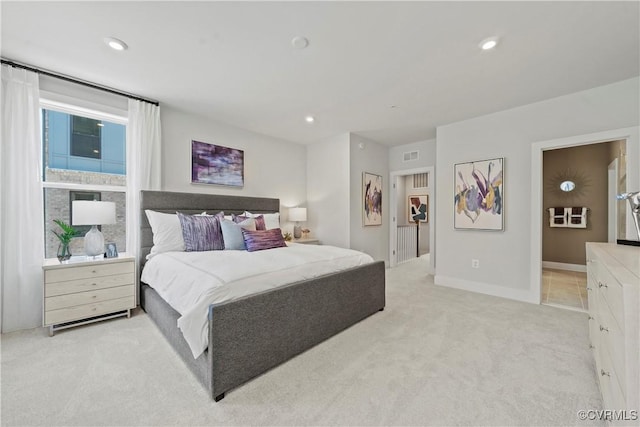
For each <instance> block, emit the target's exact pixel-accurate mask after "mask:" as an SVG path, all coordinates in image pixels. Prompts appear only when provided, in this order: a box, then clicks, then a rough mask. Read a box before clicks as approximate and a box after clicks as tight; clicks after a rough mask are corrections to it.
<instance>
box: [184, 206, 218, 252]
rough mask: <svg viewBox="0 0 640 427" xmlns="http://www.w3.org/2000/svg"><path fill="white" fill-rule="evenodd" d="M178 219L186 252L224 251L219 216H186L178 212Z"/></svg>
mask: <svg viewBox="0 0 640 427" xmlns="http://www.w3.org/2000/svg"><path fill="white" fill-rule="evenodd" d="M178 219H180V226H181V227H182V237H183V238H184V250H185V251H187V252H195V251H217V250H222V249H224V239H223V237H222V229H221V228H220V217H219V216H217V215H215V216H208V215H205V216H202V215H184V214H181V213H180V212H178Z"/></svg>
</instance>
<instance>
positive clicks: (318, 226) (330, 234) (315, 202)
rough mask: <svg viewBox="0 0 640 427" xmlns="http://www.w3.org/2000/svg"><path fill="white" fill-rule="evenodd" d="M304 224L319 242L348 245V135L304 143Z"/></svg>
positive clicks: (344, 246)
mask: <svg viewBox="0 0 640 427" xmlns="http://www.w3.org/2000/svg"><path fill="white" fill-rule="evenodd" d="M306 163H307V207H308V209H307V226H308V228H309V229H310V230H311V236H312V237H317V238H318V239H320V241H321V242H322V243H323V244H327V245H333V246H338V247H343V248H348V247H349V220H348V215H349V196H350V189H349V134H348V133H345V134H341V135H337V136H335V137H332V138H328V139H325V140H323V141H319V142H317V143H315V144H311V145H308V146H307V162H306Z"/></svg>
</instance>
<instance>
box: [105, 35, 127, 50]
mask: <svg viewBox="0 0 640 427" xmlns="http://www.w3.org/2000/svg"><path fill="white" fill-rule="evenodd" d="M104 42H105V43H106V44H107V46H109V47H110V48H111V49H113V50H127V49H128V48H129V46H127V44H126V43H125V42H123V41H122V40H119V39H116V38H115V37H105V38H104Z"/></svg>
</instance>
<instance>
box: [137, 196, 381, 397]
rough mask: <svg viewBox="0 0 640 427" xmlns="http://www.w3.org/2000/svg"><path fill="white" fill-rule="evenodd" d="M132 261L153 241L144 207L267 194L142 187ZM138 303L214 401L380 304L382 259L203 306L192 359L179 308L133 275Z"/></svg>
mask: <svg viewBox="0 0 640 427" xmlns="http://www.w3.org/2000/svg"><path fill="white" fill-rule="evenodd" d="M140 205H141V210H140V247H139V251H138V252H139V253H138V256H139V260H138V261H139V265H140V269H141V270H142V268H143V266H144V264H145V261H146V256H147V254H149V252H150V250H151V247H152V245H153V235H152V232H151V227H150V225H149V222H148V220H147V217H146V215H145V213H144V211H145V209H151V210H154V211H157V212H166V213H175V212H176V211H179V212H182V213H186V214H196V213H201V212H203V211H207V212H219V211H224V212H225V213H227V214H232V213H235V214H241V213H242V212H244V211H250V212H252V213H271V212H278V211H279V210H280V201H279V200H278V199H272V198H256V197H241V196H227V195H212V194H195V193H175V192H164V191H142V192H141V201H140ZM140 305H141V307H142V308H143V309H144V311H145V312H146V313H147V314H148V315H149V317H150V318H151V319H152V320H153V321H154V323H155V324H156V325H157V326H158V329H159V330H160V331H161V332H162V334H163V335H164V336H165V337H166V339H167V340H168V341H169V343H170V344H171V345H172V346H173V348H174V349H175V350H176V352H177V353H178V354H179V355H180V357H181V358H182V359H183V360H184V362H185V364H186V365H187V366H188V367H189V369H190V370H191V371H192V372H193V374H194V375H195V376H196V377H197V378H198V380H199V381H200V382H201V383H202V385H203V386H204V387H205V388H206V389H207V390H208V392H209V393H210V395H211V397H212V398H213V399H214V400H215V401H216V402H218V401H220V400H221V399H222V398H224V396H225V393H227V392H228V391H230V390H232V389H233V388H236V387H238V386H240V385H242V384H243V383H245V382H247V381H249V380H250V379H252V378H254V377H256V376H258V375H260V374H262V373H264V372H266V371H267V370H269V369H271V368H273V367H275V366H277V365H279V364H281V363H283V362H285V361H287V360H289V359H291V358H292V357H294V356H296V355H298V354H300V353H302V352H303V351H305V350H307V349H309V348H311V347H313V346H315V345H316V344H318V343H320V342H322V341H324V340H326V339H328V338H330V337H332V336H333V335H335V334H337V333H339V332H341V331H342V330H344V329H346V328H348V327H349V326H352V325H353V324H355V323H357V322H359V321H361V320H363V319H365V318H366V317H368V316H370V315H372V314H374V313H376V312H378V311H382V310H383V309H384V306H385V271H384V262H383V261H377V262H373V263H370V264H366V265H363V266H359V267H354V268H349V269H347V270H344V271H340V272H338V273H333V274H326V275H323V276H320V277H315V278H313V279H308V280H302V281H298V282H295V283H291V284H288V285H285V286H282V287H279V288H276V289H274V290H270V291H266V292H261V293H258V294H255V295H251V296H247V297H243V298H240V299H236V300H232V301H228V302H224V303H220V304H212V305H210V306H209V307H208V323H209V325H208V326H209V327H208V335H209V339H208V346H207V349H206V350H205V352H204V353H203V354H201V355H200V356H199V357H198V358H197V359H194V357H193V355H192V352H191V349H190V348H189V346H188V344H187V342H186V341H185V339H184V337H183V335H182V332H181V331H180V330H179V329H178V327H177V322H178V318H179V317H180V314H179V313H178V312H177V311H176V310H174V309H173V308H172V307H171V306H170V305H169V304H168V303H167V302H165V301H164V300H163V299H162V298H161V297H160V296H159V295H158V293H157V292H156V291H155V290H154V289H153V288H152V287H150V286H149V285H147V284H145V283H143V282H140Z"/></svg>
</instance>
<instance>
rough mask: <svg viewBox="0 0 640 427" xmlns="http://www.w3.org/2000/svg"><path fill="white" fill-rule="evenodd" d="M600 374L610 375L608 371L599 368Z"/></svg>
mask: <svg viewBox="0 0 640 427" xmlns="http://www.w3.org/2000/svg"><path fill="white" fill-rule="evenodd" d="M600 375H602V376H603V377H604V376H607V377H610V376H611V374H610V373H609V372H605V371H604V369H600Z"/></svg>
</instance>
